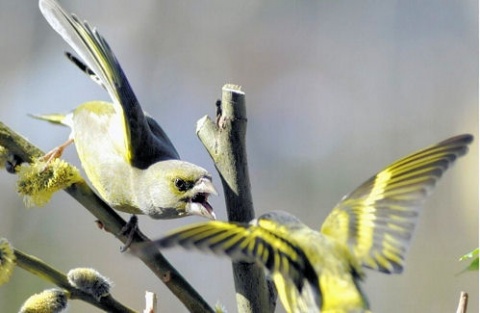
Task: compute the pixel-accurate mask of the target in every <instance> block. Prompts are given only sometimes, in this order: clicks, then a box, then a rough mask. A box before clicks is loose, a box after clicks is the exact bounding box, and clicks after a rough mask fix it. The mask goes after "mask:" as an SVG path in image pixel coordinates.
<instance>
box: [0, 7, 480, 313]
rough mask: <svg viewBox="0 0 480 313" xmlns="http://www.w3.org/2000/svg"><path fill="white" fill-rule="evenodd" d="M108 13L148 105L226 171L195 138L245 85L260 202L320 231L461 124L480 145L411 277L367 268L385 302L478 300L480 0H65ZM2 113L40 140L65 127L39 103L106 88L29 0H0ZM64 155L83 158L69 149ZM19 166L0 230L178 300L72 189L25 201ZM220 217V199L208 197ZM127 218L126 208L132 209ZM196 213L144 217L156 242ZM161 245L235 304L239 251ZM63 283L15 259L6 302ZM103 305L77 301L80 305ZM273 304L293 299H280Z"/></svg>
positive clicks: (61, 105)
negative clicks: (217, 253)
mask: <svg viewBox="0 0 480 313" xmlns="http://www.w3.org/2000/svg"><path fill="white" fill-rule="evenodd" d="M62 5H63V6H64V7H65V8H66V9H67V11H70V12H75V13H76V14H77V15H78V16H79V17H80V18H81V19H86V20H88V21H89V22H90V24H91V25H93V26H97V27H98V29H99V30H100V32H101V34H103V35H104V36H105V37H106V39H107V41H108V42H109V43H110V46H111V47H112V49H113V50H114V51H115V53H116V55H117V57H118V59H119V60H120V62H121V64H122V66H123V68H124V70H125V72H126V74H127V76H128V77H129V79H130V82H131V84H132V86H133V88H134V90H135V91H136V94H137V96H138V98H139V100H140V102H141V103H142V106H143V108H144V109H145V110H146V111H147V112H149V113H150V114H151V115H153V116H154V117H155V118H156V119H157V120H158V121H159V122H160V124H161V125H162V126H163V127H164V129H165V130H166V131H167V133H168V134H169V135H170V138H171V139H172V141H173V142H174V143H175V144H176V147H177V149H178V151H179V152H180V154H181V155H182V157H183V158H184V159H186V160H188V161H192V162H194V163H197V164H200V165H202V166H204V167H205V168H207V169H208V170H209V171H210V172H211V173H214V180H215V182H216V184H217V186H218V189H221V184H220V179H219V178H218V175H217V173H216V172H215V168H214V166H213V164H212V161H211V160H210V158H209V156H208V154H207V152H206V151H205V149H204V148H203V146H202V144H201V143H200V141H199V140H198V139H197V137H196V135H195V123H196V121H197V120H198V119H200V118H201V117H202V116H204V115H206V114H208V115H210V116H212V117H213V116H214V112H215V106H214V103H215V100H217V99H218V98H219V97H220V95H221V87H222V86H223V84H225V83H235V84H239V85H242V86H243V90H244V91H245V92H246V99H247V111H248V112H247V114H248V129H247V145H248V146H247V149H248V157H249V160H248V161H249V166H250V178H251V185H252V194H253V198H254V205H255V207H256V213H257V215H260V214H262V213H265V212H267V211H270V210H278V209H281V210H286V211H289V212H291V213H294V214H295V215H297V216H298V217H299V218H300V219H302V220H303V221H305V222H306V224H308V225H309V226H311V227H313V228H316V229H318V228H319V227H320V225H321V223H322V221H323V219H324V218H325V216H326V215H327V214H328V213H329V211H330V209H331V208H332V207H333V206H334V205H335V204H336V202H337V201H339V200H340V199H341V197H342V196H343V195H344V194H346V193H348V192H350V191H352V190H353V189H354V188H355V187H357V186H358V185H359V184H361V183H362V182H363V181H364V180H366V179H367V178H369V177H370V176H371V175H373V174H374V173H376V172H377V171H379V170H380V169H382V168H383V167H384V166H386V165H388V164H389V163H390V162H392V161H394V160H396V159H397V158H400V157H402V156H404V155H406V154H409V153H411V152H413V151H415V150H417V149H420V148H423V147H426V146H428V145H430V144H434V143H437V142H439V141H441V140H443V139H446V138H448V137H450V136H453V135H456V134H461V133H472V134H474V135H475V137H476V141H475V142H474V144H473V145H472V147H471V149H470V152H469V154H468V155H467V156H466V157H464V158H462V159H461V160H459V161H458V163H457V164H456V165H455V167H454V168H453V170H451V171H449V172H447V174H446V175H445V176H444V178H443V179H442V181H441V182H440V183H439V184H438V187H437V189H436V191H435V192H434V194H433V196H432V197H431V198H430V199H429V200H428V201H427V204H426V205H425V208H424V210H423V212H422V214H421V216H420V220H419V223H418V225H417V231H416V234H415V238H414V240H413V242H412V246H411V249H410V252H409V254H408V255H407V262H406V268H405V271H404V273H403V274H401V275H394V276H388V275H384V274H378V273H375V272H372V271H367V280H366V281H365V283H364V284H363V286H364V288H365V290H366V293H367V295H368V297H369V299H370V304H371V308H372V310H373V311H374V312H390V313H394V312H454V310H455V308H456V306H457V303H458V299H459V295H460V291H462V290H463V291H466V292H468V293H469V294H470V302H469V305H468V312H478V272H472V273H464V274H460V275H459V274H458V273H459V272H461V270H462V269H463V268H464V267H466V265H467V264H464V263H460V262H458V258H459V257H460V256H461V255H463V254H464V253H466V252H468V251H471V250H472V249H474V248H475V247H478V116H479V115H478V113H479V112H478V100H479V99H478V68H479V66H478V1H473V0H461V1H437V0H426V1H410V0H407V1H393V0H387V1H381V2H380V1H377V2H373V1H355V2H354V1H308V2H307V1H283V0H280V1H279V0H275V1H273V0H267V1H253V0H244V1H221V0H217V1H158V0H144V1H140V2H139V1H127V0H98V1H92V0H90V1H62ZM0 32H1V34H0V67H1V69H2V70H1V71H0V95H1V98H0V99H1V100H0V119H1V121H2V122H5V123H6V124H7V125H9V126H10V127H11V128H13V129H14V130H16V131H18V132H19V133H21V134H23V135H24V136H25V137H27V138H28V139H29V140H31V141H32V142H33V143H34V144H36V145H38V146H39V147H41V148H42V149H44V150H45V151H47V150H49V149H51V148H52V147H54V146H56V145H58V144H60V143H61V142H63V141H64V140H66V138H67V136H68V133H69V131H68V129H66V128H61V127H56V126H53V125H49V124H45V123H42V122H41V121H36V120H32V119H31V118H29V117H28V116H27V114H28V113H52V112H67V111H69V110H71V109H73V108H74V107H76V106H77V105H78V104H80V103H82V102H85V101H89V100H95V99H101V100H109V99H108V95H107V93H106V92H104V90H102V89H101V88H99V87H98V86H97V85H95V84H94V83H92V81H90V80H89V79H88V78H87V77H86V76H85V75H84V74H83V73H81V72H80V71H79V70H78V69H77V68H76V67H75V66H73V65H72V64H70V62H69V61H68V60H67V59H66V58H65V57H64V55H63V52H64V51H66V50H68V51H70V49H69V47H68V46H67V45H66V44H65V43H64V42H63V40H62V39H61V38H60V37H59V36H58V35H57V34H56V33H55V32H54V31H53V30H52V29H51V28H50V27H49V25H48V24H47V23H46V21H45V20H44V19H43V17H42V16H41V14H40V12H39V10H38V4H37V2H36V1H21V2H19V1H7V0H0ZM64 158H65V159H66V160H68V161H70V162H71V163H73V164H75V165H77V166H78V167H80V163H79V161H78V158H77V156H76V152H75V149H74V148H73V147H71V148H69V149H68V150H67V152H66V153H65V154H64ZM15 181H16V180H15V176H13V175H10V174H7V173H6V172H5V171H1V172H0V199H1V204H0V236H3V237H6V238H8V239H9V240H10V241H11V242H12V244H13V245H14V246H15V247H16V248H18V249H20V250H23V251H25V252H27V253H31V254H33V255H35V256H37V257H39V258H41V259H43V260H45V261H47V262H48V263H50V264H51V265H53V266H55V267H57V268H58V269H60V270H62V271H65V272H66V271H68V270H69V269H71V268H74V267H80V266H81V267H94V268H96V269H97V270H99V271H100V272H101V273H103V274H104V275H105V276H107V277H110V278H111V280H112V281H113V282H114V284H115V287H114V288H113V290H112V293H113V295H114V296H115V297H117V298H118V299H119V300H121V301H123V302H124V303H125V304H127V305H129V306H131V307H133V308H135V309H137V310H139V311H140V310H141V309H142V308H143V303H144V292H145V291H146V290H150V291H154V292H156V293H157V295H158V298H159V312H185V311H186V309H185V308H184V307H183V305H182V304H181V303H180V302H179V301H178V300H177V299H176V298H175V297H174V296H173V295H172V294H171V293H170V292H169V291H168V290H167V288H166V287H164V285H163V284H162V283H161V282H159V281H158V280H157V279H156V278H155V277H154V276H153V275H152V274H151V273H150V272H149V270H148V269H147V268H146V267H145V266H144V265H143V264H142V263H141V262H140V261H138V260H137V259H136V258H134V257H132V256H130V255H129V254H128V253H124V254H121V253H120V252H119V248H120V245H121V243H120V242H119V241H117V240H116V239H115V238H113V236H111V235H109V234H107V233H105V232H103V231H101V230H99V229H98V228H97V226H96V225H95V223H94V220H95V219H94V217H93V216H91V215H90V214H89V213H88V212H87V211H86V210H85V209H83V208H82V207H81V206H80V205H79V204H77V202H76V201H74V200H73V199H71V198H70V197H69V196H68V195H67V194H66V193H63V192H60V193H58V194H56V195H55V196H54V197H53V199H52V201H51V202H50V203H49V204H48V205H46V206H45V207H43V208H31V209H26V208H25V207H24V204H23V202H22V199H21V198H20V197H19V196H18V195H17V194H16V193H15ZM211 203H212V205H213V206H214V208H215V210H216V212H217V216H218V217H219V219H222V220H224V219H226V214H225V205H224V202H223V198H222V195H221V194H220V196H219V197H215V198H212V199H211ZM125 218H128V216H126V215H125ZM198 221H200V219H199V218H193V217H192V218H185V219H182V220H175V221H154V220H152V219H149V218H147V217H141V218H140V227H141V229H142V230H143V231H144V232H145V233H146V234H147V235H148V236H150V237H151V238H158V237H160V236H161V235H162V234H164V233H165V232H167V231H168V230H170V229H172V228H175V227H178V226H180V225H184V224H187V223H192V222H198ZM165 254H166V255H167V257H168V258H169V260H171V262H172V263H173V264H175V265H176V266H177V268H178V269H179V271H180V272H181V273H182V274H183V275H184V276H185V277H186V278H187V279H188V280H189V281H190V282H191V283H192V285H193V286H194V287H195V288H197V289H198V291H199V292H200V293H201V294H202V295H203V296H204V297H205V298H206V299H207V301H208V302H209V303H211V304H212V305H214V304H215V303H216V302H217V301H219V302H220V303H222V304H224V305H225V307H226V308H227V309H228V310H229V311H230V312H235V311H236V305H235V292H234V288H233V281H232V275H231V265H230V263H229V260H228V259H218V258H215V257H213V256H209V255H203V254H200V253H196V252H185V251H183V250H180V249H174V250H169V251H166V252H165ZM51 287H53V286H52V285H51V284H49V283H46V282H44V281H42V280H40V279H39V278H37V277H34V276H32V275H30V274H27V273H25V272H24V271H23V270H21V269H16V270H15V273H14V275H13V278H12V279H11V281H10V282H9V283H8V284H6V285H4V286H2V287H0V305H1V307H2V309H1V311H2V312H15V311H17V310H18V308H19V307H20V306H21V304H22V303H23V301H24V300H25V299H27V298H28V297H29V296H30V295H31V294H33V293H36V292H40V291H41V290H43V289H45V288H51ZM86 311H87V312H97V310H96V309H95V308H92V307H91V306H87V305H85V304H83V303H80V302H78V301H74V302H71V304H70V308H69V312H86ZM277 311H278V312H283V309H282V308H281V305H280V304H278V309H277Z"/></svg>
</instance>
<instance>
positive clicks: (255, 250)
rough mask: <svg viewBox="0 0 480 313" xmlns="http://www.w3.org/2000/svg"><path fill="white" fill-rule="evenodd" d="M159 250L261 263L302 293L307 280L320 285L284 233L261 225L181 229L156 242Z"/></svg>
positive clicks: (206, 225)
mask: <svg viewBox="0 0 480 313" xmlns="http://www.w3.org/2000/svg"><path fill="white" fill-rule="evenodd" d="M155 244H156V245H157V246H158V247H159V248H169V247H173V246H177V245H180V246H182V247H184V248H186V249H197V250H201V251H205V252H209V253H214V254H217V255H225V256H228V257H230V258H231V259H233V260H234V261H243V262H258V263H260V264H262V265H263V266H264V267H265V268H267V269H268V270H269V271H270V272H273V273H281V274H283V275H284V276H286V277H289V278H290V279H291V280H292V281H293V282H294V283H295V285H296V286H297V288H298V289H299V290H300V291H301V289H302V286H303V281H304V279H308V280H309V281H311V282H312V283H313V284H314V285H315V284H318V281H317V277H316V274H315V273H314V270H313V267H312V266H311V264H310V263H309V261H308V259H307V258H306V257H305V255H304V254H303V252H302V250H301V249H300V248H299V247H298V246H296V245H295V244H294V243H292V242H290V241H289V240H288V239H287V238H285V237H284V236H283V235H282V234H278V233H276V232H274V231H272V230H270V229H265V228H263V227H261V226H254V225H242V224H235V223H228V222H221V221H212V222H206V223H201V224H194V225H189V226H186V227H183V228H180V229H178V230H176V231H174V232H173V233H171V234H170V235H167V236H166V237H164V238H162V239H159V240H157V241H155Z"/></svg>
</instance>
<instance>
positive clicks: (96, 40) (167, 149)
mask: <svg viewBox="0 0 480 313" xmlns="http://www.w3.org/2000/svg"><path fill="white" fill-rule="evenodd" d="M39 6H40V10H41V12H42V14H43V16H44V17H45V19H46V20H47V21H48V23H49V24H50V25H51V26H52V28H53V29H54V30H55V31H56V32H57V33H59V34H60V35H61V36H62V38H63V39H64V40H65V41H66V42H67V43H68V44H69V45H70V46H71V47H72V48H73V49H74V50H75V52H77V54H78V55H79V56H80V58H81V59H83V61H84V62H85V63H86V65H85V64H84V65H85V68H84V69H83V70H84V71H85V72H86V73H88V74H89V75H90V76H91V77H92V73H94V74H95V76H96V78H93V79H94V80H95V81H96V82H98V83H100V84H101V85H102V86H103V87H104V88H105V89H106V90H107V91H108V94H109V95H110V97H111V98H112V100H113V102H114V103H115V104H117V105H118V108H117V109H118V111H119V112H120V113H121V114H123V117H124V122H125V133H126V139H125V145H126V148H127V149H125V151H128V153H127V155H126V156H125V158H126V159H127V160H129V161H130V162H131V164H132V165H133V166H135V167H137V168H141V169H144V168H147V167H149V166H150V165H152V164H153V163H156V162H158V161H161V160H167V159H178V158H179V157H178V153H177V151H176V150H175V148H174V146H173V144H172V143H171V141H170V140H169V139H168V137H167V136H166V134H165V133H164V132H163V130H162V131H161V133H162V136H161V137H158V136H157V135H158V129H157V127H158V128H159V127H160V126H159V125H158V124H156V123H155V125H154V126H153V127H155V128H156V129H154V131H152V130H151V127H152V126H151V125H152V124H151V123H149V121H148V119H147V118H146V117H145V114H144V113H143V110H142V108H141V106H140V104H139V103H138V100H137V98H136V96H135V94H134V92H133V90H132V88H131V87H130V84H129V82H128V80H127V78H126V76H125V73H124V72H123V70H122V68H121V66H120V64H119V63H118V60H117V58H116V57H115V55H114V53H113V51H112V50H111V49H110V46H109V45H108V43H107V42H106V40H105V39H104V38H103V37H102V36H101V35H100V34H99V33H98V31H97V30H96V29H92V28H91V27H90V26H89V25H88V23H87V22H82V21H80V19H79V18H78V17H77V16H75V15H74V14H72V15H70V14H68V13H67V12H65V10H63V8H62V7H61V6H60V5H59V4H58V3H57V1H55V0H40V2H39ZM76 61H79V60H78V59H76ZM76 61H74V63H75V64H77V66H79V67H80V68H82V67H81V66H80V65H81V64H82V62H80V64H79V63H78V62H76ZM155 130H157V132H155Z"/></svg>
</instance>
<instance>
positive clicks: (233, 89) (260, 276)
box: [197, 85, 275, 312]
mask: <svg viewBox="0 0 480 313" xmlns="http://www.w3.org/2000/svg"><path fill="white" fill-rule="evenodd" d="M246 128H247V114H246V106H245V94H244V93H243V92H242V91H241V90H240V88H239V87H238V86H235V85H225V86H223V88H222V100H221V102H220V103H217V119H216V122H213V121H212V120H211V119H210V118H208V117H207V116H205V117H203V118H202V119H200V120H199V121H198V122H197V135H198V137H199V138H200V140H201V141H202V143H203V145H204V146H205V148H206V149H207V151H208V153H209V154H210V156H211V157H212V159H213V161H214V162H215V166H216V168H217V171H218V172H219V174H220V177H221V179H222V185H223V190H224V193H225V202H226V206H227V214H228V219H229V221H235V222H250V221H251V220H252V219H254V218H255V211H254V208H253V202H252V195H251V191H250V178H249V175H248V164H247V153H246V148H245V135H246ZM233 276H234V280H235V289H236V292H237V306H238V311H239V312H273V310H274V309H275V296H274V295H273V293H274V292H273V290H274V289H273V287H272V286H271V283H267V281H266V279H265V274H264V271H263V269H262V268H261V267H259V266H258V265H256V264H250V263H236V262H234V263H233Z"/></svg>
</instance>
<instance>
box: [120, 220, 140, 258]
mask: <svg viewBox="0 0 480 313" xmlns="http://www.w3.org/2000/svg"><path fill="white" fill-rule="evenodd" d="M137 229H138V217H137V216H136V215H132V217H130V219H129V220H128V222H127V224H125V226H123V227H122V229H121V230H120V235H122V236H127V240H126V241H125V245H124V246H123V247H121V248H120V252H125V251H127V249H128V248H129V247H130V245H131V244H132V242H133V236H134V235H135V232H136V231H137Z"/></svg>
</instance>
